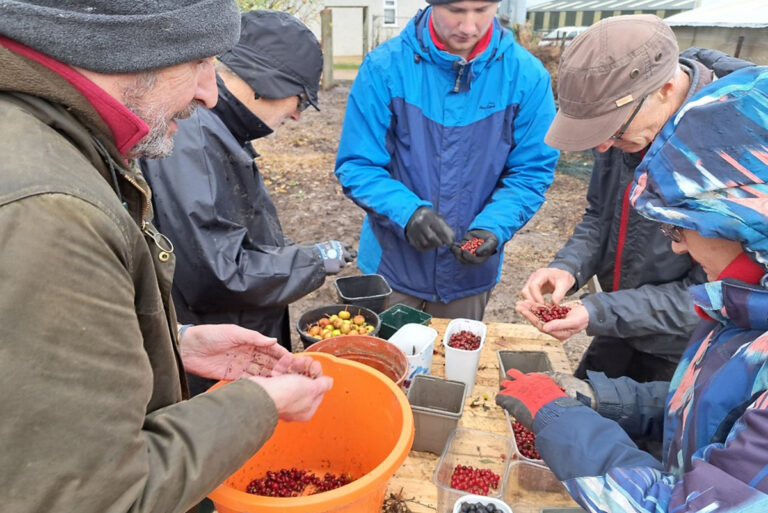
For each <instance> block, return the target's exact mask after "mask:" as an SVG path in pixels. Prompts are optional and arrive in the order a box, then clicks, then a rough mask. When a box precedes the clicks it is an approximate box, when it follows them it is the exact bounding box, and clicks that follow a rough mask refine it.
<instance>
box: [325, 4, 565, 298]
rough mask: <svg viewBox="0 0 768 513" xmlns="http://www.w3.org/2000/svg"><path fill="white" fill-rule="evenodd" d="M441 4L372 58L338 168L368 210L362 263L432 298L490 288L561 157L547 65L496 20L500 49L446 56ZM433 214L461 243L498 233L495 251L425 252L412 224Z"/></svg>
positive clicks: (492, 46) (357, 90)
mask: <svg viewBox="0 0 768 513" xmlns="http://www.w3.org/2000/svg"><path fill="white" fill-rule="evenodd" d="M430 13H431V8H428V9H426V10H424V11H420V12H419V13H418V14H417V15H416V16H415V17H414V18H413V19H412V20H411V21H410V22H409V24H408V26H407V27H406V28H405V29H404V30H403V32H402V33H401V34H400V35H399V36H398V37H396V38H394V39H392V40H390V41H387V42H386V43H384V44H382V45H381V46H379V47H378V48H376V49H375V50H374V51H373V52H371V53H370V54H369V55H368V56H367V57H366V58H365V60H364V61H363V64H362V66H361V67H360V70H359V72H358V75H357V79H356V80H355V83H354V84H353V86H352V90H351V92H350V96H349V101H348V104H347V112H346V118H345V120H344V127H343V130H342V135H341V141H340V143H339V151H338V156H337V160H336V176H337V177H338V179H339V181H340V182H341V185H342V187H343V189H344V193H345V194H346V195H347V196H349V197H350V198H351V199H352V200H353V201H355V203H357V204H358V205H359V206H361V207H362V208H363V209H364V210H365V211H366V213H367V215H366V217H365V220H364V221H363V228H362V232H361V235H360V247H359V251H358V257H357V263H358V267H359V268H360V269H361V270H362V271H363V272H365V273H380V274H382V275H383V276H384V277H385V278H386V279H387V281H388V282H389V283H390V284H391V285H392V287H393V288H394V289H396V290H399V291H402V292H405V293H408V294H411V295H414V296H417V297H421V298H423V299H426V300H428V301H432V302H438V301H442V302H446V303H447V302H450V301H452V300H454V299H458V298H461V297H465V296H469V295H472V294H477V293H480V292H484V291H487V290H489V289H491V288H492V287H493V286H494V285H495V284H496V283H497V282H498V280H499V278H500V273H501V263H502V261H503V244H504V243H506V242H507V241H508V240H509V239H511V238H512V236H513V235H514V234H515V232H517V230H519V229H520V228H521V227H522V226H523V225H524V224H525V223H526V222H528V220H529V219H530V218H531V217H532V216H533V215H534V214H535V213H536V211H537V210H538V209H539V207H540V206H541V204H542V202H543V201H544V193H545V191H546V190H547V188H548V187H549V185H550V184H551V183H552V180H553V170H554V167H555V164H556V162H557V157H558V151H557V150H554V149H552V148H550V147H549V146H547V145H545V144H544V134H545V133H546V131H547V129H548V127H549V125H550V123H551V121H552V119H553V117H554V114H555V107H554V101H553V98H552V90H551V86H550V78H549V75H548V73H547V72H546V70H545V69H544V67H543V66H542V65H541V63H540V62H539V61H538V59H536V58H535V57H533V56H532V55H531V54H529V53H528V52H527V51H525V50H524V49H523V48H522V47H521V46H519V45H518V44H517V43H515V41H514V38H513V35H512V34H511V33H510V32H509V31H507V30H505V29H503V28H502V27H501V26H500V25H499V24H498V22H496V21H494V25H493V34H492V38H491V41H490V43H489V45H488V47H487V48H486V50H485V51H483V52H482V53H481V54H479V55H478V56H476V57H475V58H474V59H472V60H471V61H469V62H467V61H465V60H464V59H462V58H461V57H459V56H456V55H452V54H449V53H447V52H444V51H441V50H438V49H437V47H436V46H435V45H434V43H433V42H432V40H431V37H430V35H429V27H428V22H429V18H430ZM422 206H428V207H432V208H434V209H435V210H436V211H437V212H438V213H439V214H440V215H441V216H442V217H443V218H444V219H445V220H446V222H447V223H448V224H449V225H450V226H451V228H453V230H454V232H455V233H456V237H457V239H461V237H462V236H463V235H464V233H466V231H467V230H469V229H475V228H478V229H484V230H488V231H491V232H493V233H494V234H495V235H496V237H497V238H498V239H499V248H500V251H498V252H497V253H496V254H495V255H493V256H492V257H491V258H489V259H488V260H487V261H486V262H485V263H484V264H480V265H463V264H461V263H459V262H458V261H457V260H456V259H455V258H454V256H453V255H452V253H451V252H450V249H449V248H448V247H443V248H439V249H437V250H433V251H425V252H419V251H417V250H416V249H414V248H413V247H411V246H410V245H409V244H408V242H407V240H406V238H405V226H406V224H407V223H408V220H409V219H410V218H411V216H412V215H413V213H414V212H415V211H416V209H418V208H419V207H422Z"/></svg>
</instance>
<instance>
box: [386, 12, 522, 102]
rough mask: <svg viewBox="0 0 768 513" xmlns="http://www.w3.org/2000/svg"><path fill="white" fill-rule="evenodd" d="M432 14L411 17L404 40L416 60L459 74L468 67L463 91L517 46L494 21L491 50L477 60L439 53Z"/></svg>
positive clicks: (464, 76)
mask: <svg viewBox="0 0 768 513" xmlns="http://www.w3.org/2000/svg"><path fill="white" fill-rule="evenodd" d="M431 14H432V7H428V8H426V9H420V10H419V12H417V13H416V16H414V17H413V18H411V20H410V21H409V22H408V25H406V27H405V28H404V29H403V32H402V34H401V35H402V39H403V41H404V42H405V44H407V45H408V46H409V47H411V48H412V49H413V51H414V59H416V60H417V61H418V60H425V61H428V62H431V63H434V64H435V65H437V66H439V67H441V68H443V69H446V70H454V71H456V72H457V73H458V71H459V69H460V68H461V66H462V65H465V66H467V65H468V66H469V71H468V72H463V73H462V76H461V77H459V78H460V79H461V85H462V87H461V90H466V89H465V88H467V87H468V85H469V83H471V82H472V80H473V78H474V76H475V75H476V74H477V73H480V72H481V71H482V70H483V69H484V68H485V67H486V66H487V65H488V63H490V62H491V61H492V60H493V59H496V58H500V57H501V56H502V55H503V54H504V52H506V51H510V50H511V49H512V48H513V47H514V45H516V44H517V43H515V38H514V36H513V34H512V32H510V31H509V30H507V29H505V28H504V27H502V26H501V24H500V23H499V21H498V19H496V18H494V19H493V25H492V26H493V34H492V36H491V41H490V42H489V43H488V48H486V49H485V50H484V51H483V52H481V53H480V54H479V55H477V56H476V57H475V58H474V59H472V60H471V61H469V62H467V61H465V60H464V59H463V58H462V57H459V56H458V55H453V54H450V53H448V52H446V51H444V50H440V49H439V48H437V47H436V46H435V44H434V43H433V42H432V38H431V37H430V35H429V26H428V23H429V19H430V15H431Z"/></svg>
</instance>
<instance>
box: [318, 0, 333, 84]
mask: <svg viewBox="0 0 768 513" xmlns="http://www.w3.org/2000/svg"><path fill="white" fill-rule="evenodd" d="M320 38H321V39H322V41H323V83H322V86H323V91H327V90H328V89H330V88H331V87H333V13H332V11H331V9H329V8H327V7H326V8H325V9H323V10H322V11H320Z"/></svg>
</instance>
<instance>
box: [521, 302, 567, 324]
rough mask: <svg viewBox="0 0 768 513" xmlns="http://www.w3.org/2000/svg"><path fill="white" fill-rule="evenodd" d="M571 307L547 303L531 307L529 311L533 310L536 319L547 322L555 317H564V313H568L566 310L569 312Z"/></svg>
mask: <svg viewBox="0 0 768 513" xmlns="http://www.w3.org/2000/svg"><path fill="white" fill-rule="evenodd" d="M570 311H571V309H570V308H568V307H567V306H561V305H547V306H539V307H536V308H533V309H531V312H533V315H535V316H536V318H537V319H539V320H540V321H541V322H549V321H554V320H556V319H564V318H565V316H566V315H568V312H570Z"/></svg>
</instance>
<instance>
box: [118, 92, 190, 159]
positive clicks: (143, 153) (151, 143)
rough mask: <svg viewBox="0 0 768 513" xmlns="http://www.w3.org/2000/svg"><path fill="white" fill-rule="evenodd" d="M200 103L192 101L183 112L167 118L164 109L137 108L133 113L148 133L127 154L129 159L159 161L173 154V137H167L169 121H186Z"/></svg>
mask: <svg viewBox="0 0 768 513" xmlns="http://www.w3.org/2000/svg"><path fill="white" fill-rule="evenodd" d="M198 105H200V102H198V101H197V100H193V101H192V102H191V103H190V104H189V105H187V106H186V107H185V108H184V109H183V110H181V111H179V112H177V113H175V114H173V115H172V116H169V115H168V113H167V111H166V109H163V108H160V107H154V108H153V107H148V108H147V107H144V108H137V109H136V110H134V109H131V108H130V107H129V109H130V110H131V111H133V113H134V114H136V115H137V116H139V117H140V118H141V119H142V120H143V121H144V122H145V123H146V124H147V125H148V126H149V133H148V134H147V135H145V136H144V137H143V138H142V139H141V140H140V141H139V142H138V143H136V146H134V147H133V148H132V149H131V150H130V151H129V152H128V156H129V157H130V158H138V157H144V158H149V159H160V158H163V157H167V156H168V155H170V154H171V153H172V152H173V137H172V136H169V135H168V130H169V129H170V120H171V119H186V118H188V117H190V116H191V115H192V114H193V113H194V112H195V109H197V107H198Z"/></svg>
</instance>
